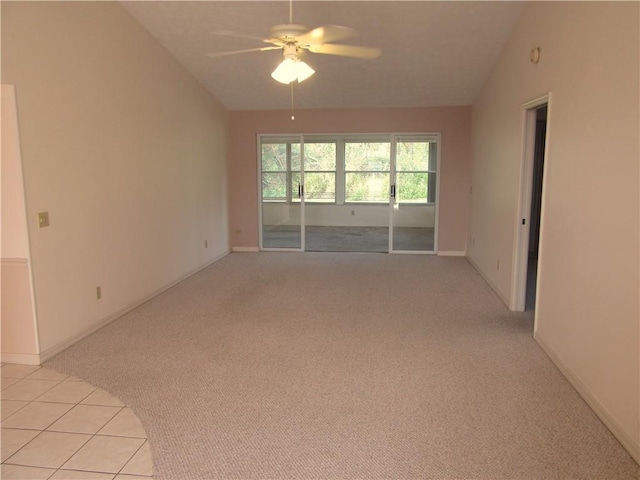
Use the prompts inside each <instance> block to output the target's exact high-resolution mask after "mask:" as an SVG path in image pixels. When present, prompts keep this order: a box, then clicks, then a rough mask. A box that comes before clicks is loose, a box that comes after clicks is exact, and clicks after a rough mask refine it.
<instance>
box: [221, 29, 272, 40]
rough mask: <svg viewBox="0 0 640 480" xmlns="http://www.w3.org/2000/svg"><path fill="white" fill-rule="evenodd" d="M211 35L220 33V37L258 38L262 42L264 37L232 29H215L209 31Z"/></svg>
mask: <svg viewBox="0 0 640 480" xmlns="http://www.w3.org/2000/svg"><path fill="white" fill-rule="evenodd" d="M211 34H212V35H220V36H222V37H235V38H248V39H250V40H258V41H259V42H264V41H265V39H264V38H260V37H256V36H255V35H247V34H245V33H238V32H234V31H232V30H215V31H213V32H211Z"/></svg>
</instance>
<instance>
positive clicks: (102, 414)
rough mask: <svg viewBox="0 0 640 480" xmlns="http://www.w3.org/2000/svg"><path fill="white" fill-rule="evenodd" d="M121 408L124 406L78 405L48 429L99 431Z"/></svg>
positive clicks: (55, 430) (82, 431)
mask: <svg viewBox="0 0 640 480" xmlns="http://www.w3.org/2000/svg"><path fill="white" fill-rule="evenodd" d="M52 405H65V404H52ZM120 410H122V407H103V406H98V405H76V406H75V407H73V408H72V409H71V410H69V411H68V412H67V413H66V414H65V415H64V416H62V417H61V418H60V419H59V420H57V421H56V422H55V423H54V424H53V425H51V426H50V427H49V428H47V430H49V431H52V432H71V433H97V432H98V430H100V429H101V428H102V427H104V426H105V425H106V424H107V422H108V421H109V420H111V419H112V418H113V417H114V416H115V415H116V414H117V413H118V412H119V411H120Z"/></svg>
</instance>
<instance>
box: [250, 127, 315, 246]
mask: <svg viewBox="0 0 640 480" xmlns="http://www.w3.org/2000/svg"><path fill="white" fill-rule="evenodd" d="M274 136H277V137H283V138H292V139H293V138H297V139H299V140H300V185H301V187H302V194H301V195H300V248H275V247H266V248H265V247H264V246H263V243H262V242H263V225H262V207H263V199H262V138H263V137H274ZM256 158H257V163H256V169H257V177H256V178H257V183H256V187H257V193H258V202H257V203H258V250H259V251H265V252H270V251H274V252H304V248H305V231H304V230H305V229H304V227H305V224H304V221H305V218H304V135H302V134H299V133H292V134H282V135H280V134H268V133H265V134H262V133H259V134H257V135H256ZM287 188H289V182H288V181H287Z"/></svg>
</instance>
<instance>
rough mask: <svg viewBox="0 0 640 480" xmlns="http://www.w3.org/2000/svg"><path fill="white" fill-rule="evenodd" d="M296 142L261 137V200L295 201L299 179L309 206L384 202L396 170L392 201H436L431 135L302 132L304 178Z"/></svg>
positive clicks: (296, 139)
mask: <svg viewBox="0 0 640 480" xmlns="http://www.w3.org/2000/svg"><path fill="white" fill-rule="evenodd" d="M299 140H300V137H275V136H273V137H271V136H262V137H261V144H260V148H261V182H262V200H263V201H265V202H284V203H298V202H300V196H299V188H300V186H301V185H302V184H303V183H304V193H305V195H304V198H305V202H306V203H310V204H323V203H324V204H338V205H342V204H349V203H365V204H373V203H388V202H389V193H390V187H391V178H392V172H393V171H395V193H396V200H395V201H396V203H400V204H403V205H426V204H434V203H435V202H436V180H437V171H436V170H437V158H438V150H437V149H438V138H437V136H435V135H424V134H422V135H420V134H416V135H399V136H392V135H383V136H381V135H363V136H358V137H354V136H318V135H305V136H304V182H302V181H301V178H300V177H301V175H300V170H301V164H300V162H301V155H300V141H299ZM392 141H395V144H394V145H392ZM392 146H393V147H395V148H392ZM392 151H394V157H395V158H392ZM392 166H393V169H392Z"/></svg>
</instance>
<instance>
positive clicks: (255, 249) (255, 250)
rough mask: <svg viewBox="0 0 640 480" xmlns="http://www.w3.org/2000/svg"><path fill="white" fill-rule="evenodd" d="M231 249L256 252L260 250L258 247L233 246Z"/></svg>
mask: <svg viewBox="0 0 640 480" xmlns="http://www.w3.org/2000/svg"><path fill="white" fill-rule="evenodd" d="M231 250H232V251H233V252H234V253H255V252H259V251H260V249H259V248H258V247H233V248H232V249H231Z"/></svg>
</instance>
